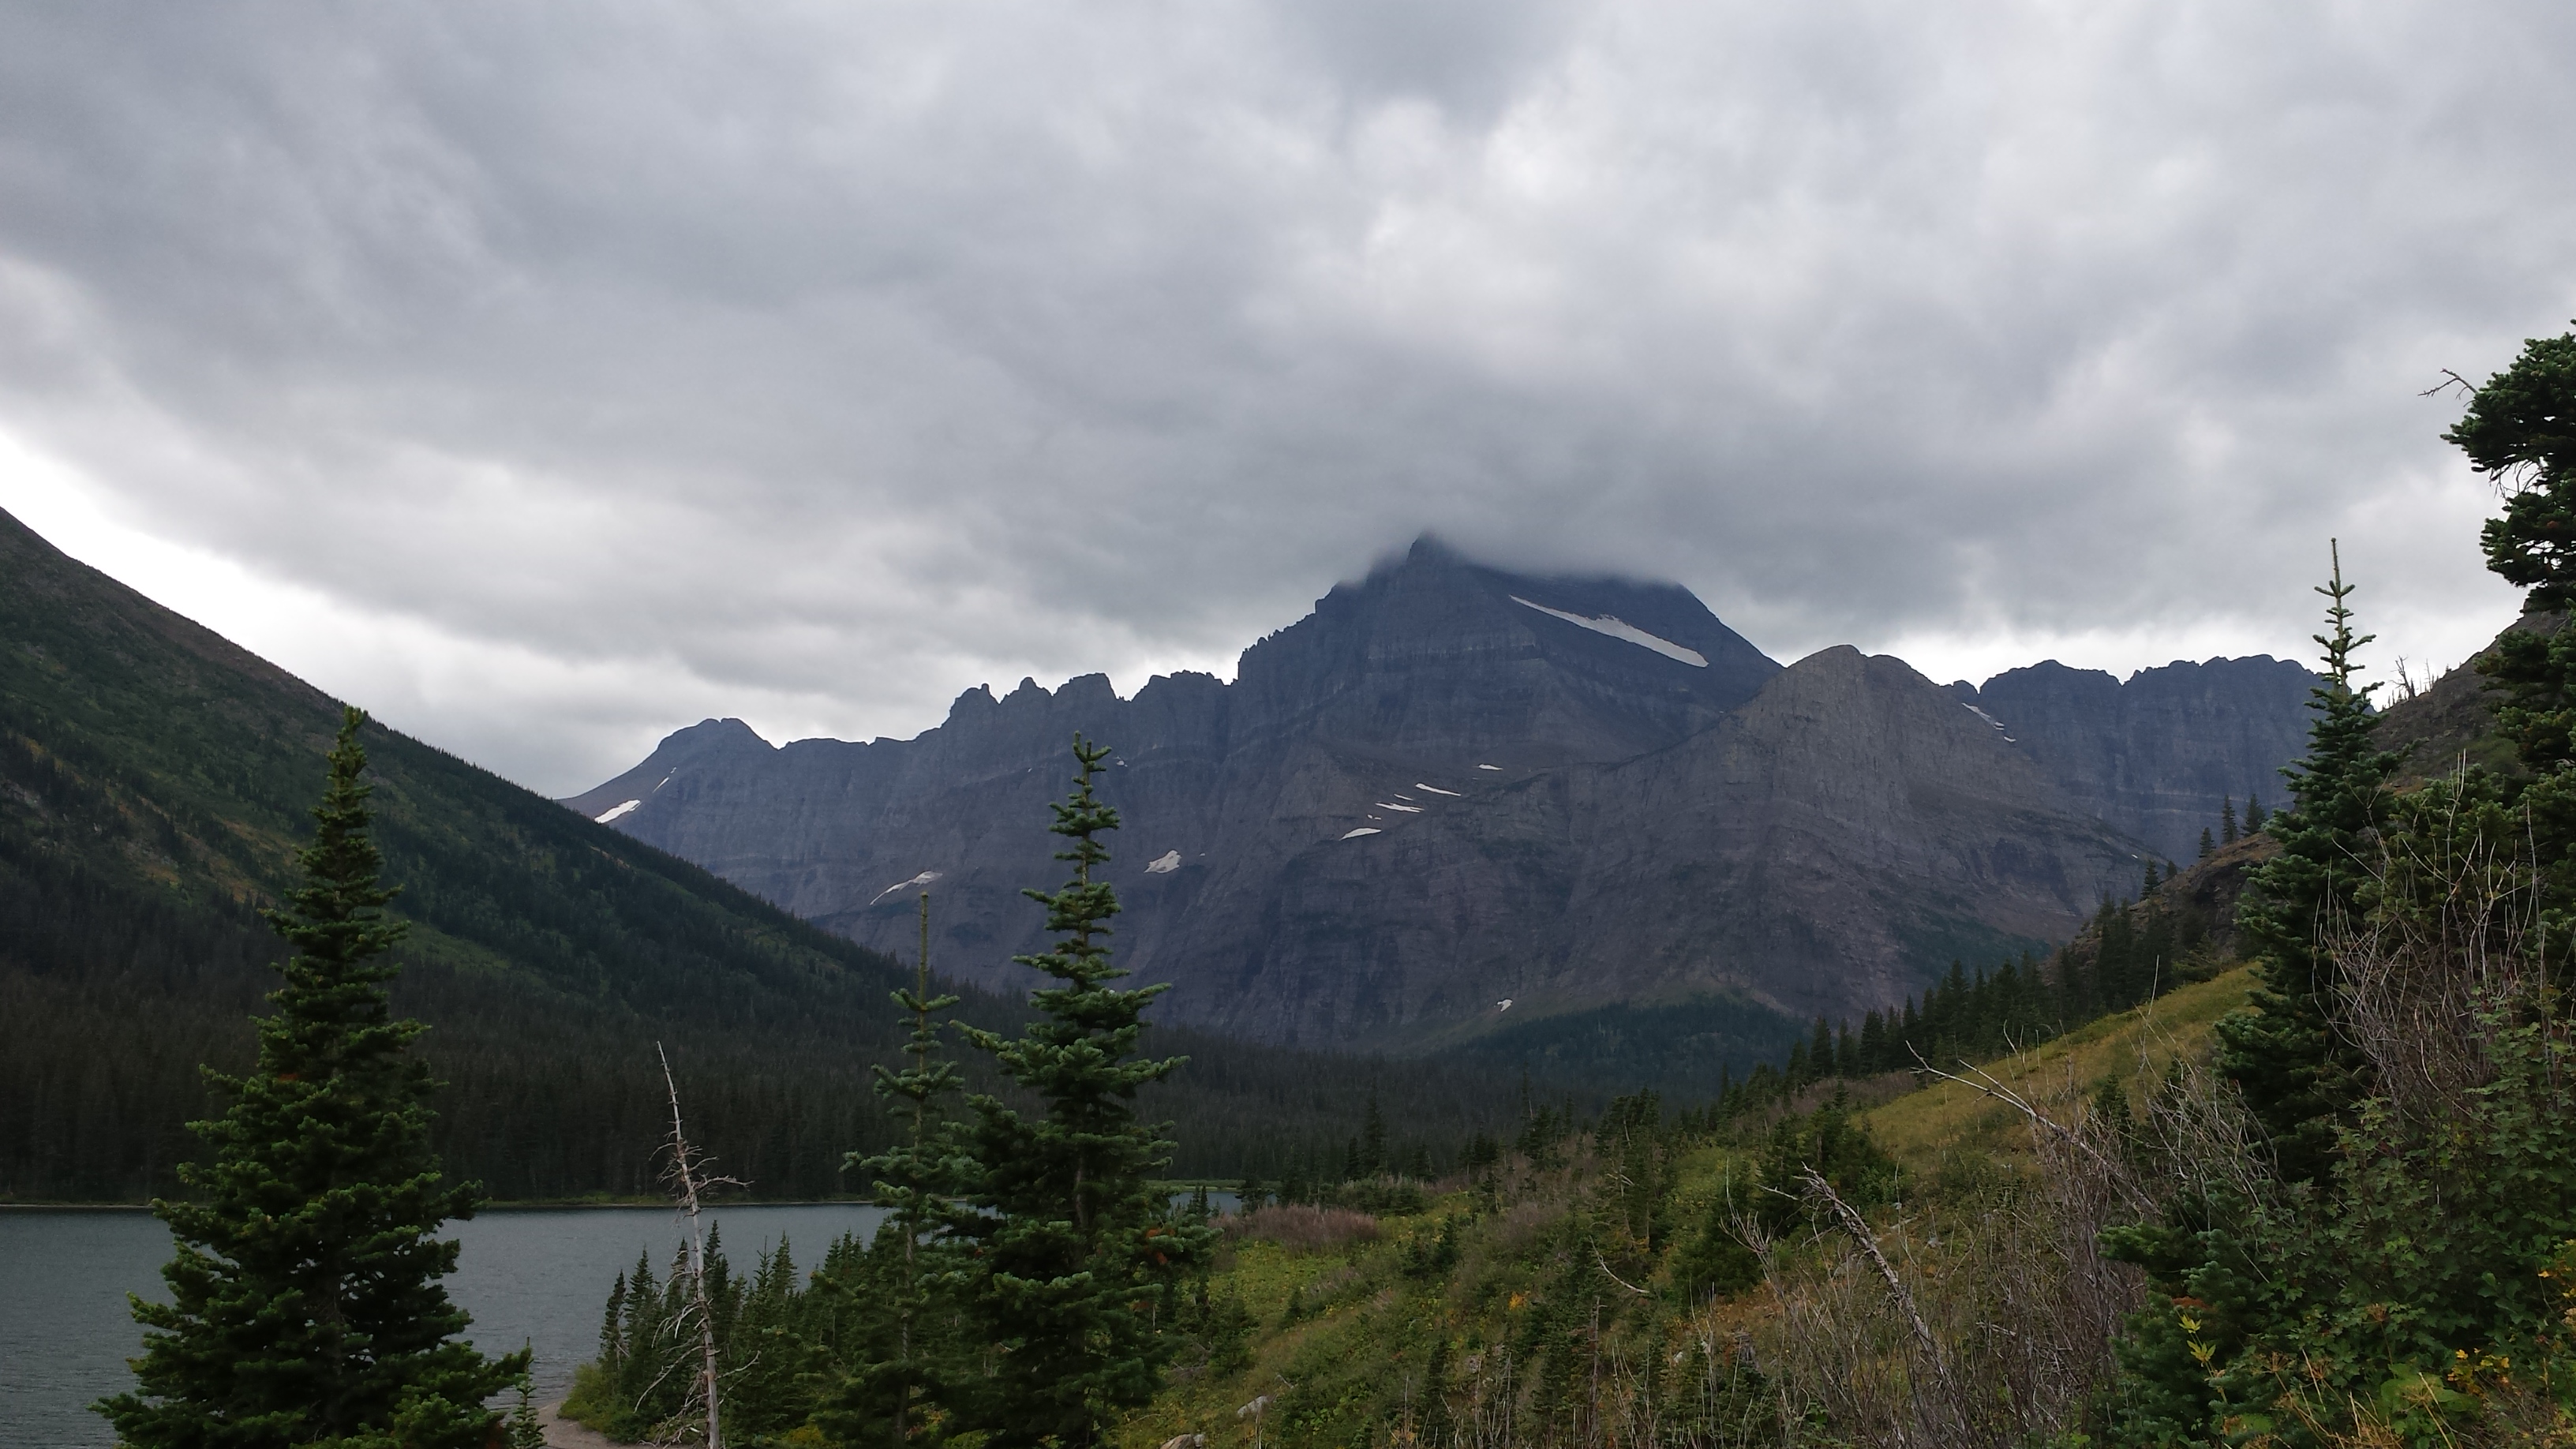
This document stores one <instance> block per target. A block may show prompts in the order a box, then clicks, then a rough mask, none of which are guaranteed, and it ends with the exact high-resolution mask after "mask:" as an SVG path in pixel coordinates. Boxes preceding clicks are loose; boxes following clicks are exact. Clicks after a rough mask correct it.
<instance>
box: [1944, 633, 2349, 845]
mask: <svg viewBox="0 0 2576 1449" xmlns="http://www.w3.org/2000/svg"><path fill="white" fill-rule="evenodd" d="M2316 682H2317V680H2316V676H2315V675H2313V674H2310V673H2309V672H2308V671H2307V670H2306V669H2304V668H2302V667H2301V666H2299V665H2297V664H2294V663H2292V662H2290V661H2288V660H2284V659H2273V658H2269V657H2264V656H2257V657H2254V658H2250V659H2212V660H2210V661H2208V662H2207V663H2205V664H2188V663H2177V664H2168V665H2165V666H2164V667H2162V668H2159V669H2142V670H2140V671H2138V672H2137V673H2136V674H2133V675H2131V676H2130V677H2129V679H2128V681H2127V682H2126V683H2123V682H2121V681H2120V680H2118V679H2115V678H2113V677H2112V676H2110V675H2109V674H2106V673H2104V672H2102V671H2101V670H2098V669H2069V668H2068V667H2066V666H2065V665H2063V664H2059V663H2057V662H2056V661H2055V660H2050V661H2048V662H2046V663H2043V664H2034V665H2031V666H2030V667H2028V668H2026V669H2014V670H2009V671H2007V672H2005V673H2003V674H1998V675H1996V676H1995V677H1994V678H1992V679H1989V680H1987V681H1986V682H1985V685H1984V687H1983V688H1978V687H1975V686H1971V685H1969V684H1968V683H1967V682H1966V681H1964V680H1963V681H1961V682H1959V683H1957V684H1954V685H1952V686H1950V689H1951V692H1952V694H1954V695H1955V696H1957V697H1958V698H1959V700H1960V701H1961V702H1962V703H1965V704H1967V705H1970V706H1972V707H1973V708H1975V709H1976V711H1977V712H1978V713H1979V714H1981V715H1984V716H1985V717H1986V718H1987V719H1989V720H1990V721H1992V722H1993V724H1994V726H1995V728H1996V729H1997V730H1998V731H2000V732H2002V733H2004V734H2007V735H2009V736H2011V737H2012V739H2013V740H2014V742H2015V743H2017V744H2019V745H2020V746H2021V749H2022V752H2023V753H2025V754H2027V755H2029V756H2030V757H2031V758H2032V759H2033V760H2035V761H2037V762H2038V764H2039V765H2040V767H2041V769H2043V770H2044V771H2046V772H2047V774H2048V776H2049V778H2050V780H2052V781H2053V782H2055V783H2056V785H2057V786H2058V787H2059V788H2060V789H2061V790H2063V791H2064V792H2065V793H2066V796H2067V798H2068V800H2069V801H2070V802H2071V803H2072V804H2073V805H2074V806H2075V808H2077V809H2078V810H2081V811H2083V812H2084V813H2086V814H2089V815H2092V816H2093V817H2095V818H2096V819H2099V820H2101V821H2103V822H2105V823H2106V824H2108V825H2110V826H2111V828H2113V829H2114V830H2118V831H2120V832H2122V833H2123V834H2126V835H2130V836H2133V837H2135V838H2136V839H2139V840H2142V841H2144V842H2146V843H2147V844H2148V845H2149V846H2150V847H2152V848H2153V849H2154V850H2155V851H2156V852H2157V853H2158V854H2159V855H2162V856H2164V857H2165V858H2166V859H2168V860H2176V861H2187V860H2190V859H2191V858H2192V857H2193V855H2194V854H2195V853H2197V852H2198V850H2199V848H2200V832H2201V831H2202V830H2204V829H2207V828H2208V827H2209V825H2210V822H2211V820H2212V818H2213V817H2214V816H2215V815H2216V813H2217V812H2216V810H2215V808H2214V807H2213V805H2212V802H2213V801H2224V800H2226V799H2229V798H2232V799H2234V801H2235V802H2236V806H2237V808H2238V809H2239V810H2242V809H2243V808H2244V807H2245V805H2246V802H2247V801H2248V800H2249V799H2256V798H2260V799H2266V800H2268V801H2269V802H2270V803H2271V804H2273V805H2282V804H2286V803H2288V800H2289V794H2288V789H2287V787H2286V785H2285V784H2284V783H2283V781H2282V779H2281V774H2280V769H2281V766H2283V765H2285V764H2288V763H2289V762H2290V761H2292V760H2295V759H2297V758H2298V757H2299V756H2300V755H2301V754H2302V753H2304V752H2305V750H2306V748H2307V742H2308V710H2307V703H2308V691H2309V690H2310V689H2312V688H2314V687H2315V685H2316Z"/></svg>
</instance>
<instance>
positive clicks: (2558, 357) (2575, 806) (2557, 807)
mask: <svg viewBox="0 0 2576 1449" xmlns="http://www.w3.org/2000/svg"><path fill="white" fill-rule="evenodd" d="M2571 420H2576V333H2569V334H2567V335H2565V336H2561V337H2554V338H2546V339H2535V340H2533V341H2529V342H2526V343H2524V344H2523V350H2522V355H2521V356H2520V357H2519V358H2517V359H2515V361H2514V364H2513V366H2512V367H2510V368H2508V369H2506V370H2505V371H2503V372H2500V373H2498V374H2496V375H2495V376H2494V377H2492V378H2489V379H2488V380H2487V384H2486V386H2484V387H2482V388H2479V389H2478V391H2477V393H2476V395H2475V396H2474V397H2472V398H2471V399H2470V402H2469V409H2468V412H2467V414H2466V415H2465V416H2463V417H2462V418H2461V420H2460V422H2459V424H2458V426H2456V427H2454V428H2452V429H2451V431H2449V432H2448V433H2445V434H2444V435H2443V436H2444V438H2445V439H2446V440H2447V441H2450V442H2452V443H2456V444H2458V445H2459V447H2460V448H2461V450H2462V451H2463V452H2466V453H2467V454H2468V456H2469V464H2470V466H2471V467H2473V468H2475V469H2477V470H2478V471H2479V472H2481V473H2485V474H2487V475H2489V476H2490V477H2492V478H2494V479H2495V480H2496V482H2497V484H2498V486H2500V487H2502V488H2503V489H2504V490H2505V491H2506V497H2505V508H2504V513H2503V516H2501V517H2499V518H2495V519H2491V520H2489V521H2488V522H2487V524H2486V526H2485V528H2484V529H2483V530H2482V531H2481V532H2480V535H2479V538H2480V541H2481V542H2482V543H2483V544H2484V545H2485V548H2486V555H2487V567H2488V568H2489V569H2491V570H2493V571H2494V572H2496V573H2497V574H2499V575H2501V576H2503V578H2504V579H2505V580H2506V581H2507V582H2510V583H2515V584H2520V585H2522V586H2523V587H2524V588H2525V589H2527V590H2528V591H2529V592H2528V593H2527V594H2526V595H2525V596H2524V600H2523V610H2524V613H2525V615H2526V617H2525V619H2524V621H2523V624H2522V626H2521V627H2518V628H2515V629H2511V630H2508V631H2507V632H2506V633H2505V634H2504V636H2503V637H2502V638H2499V639H2498V640H2496V642H2495V647H2494V648H2493V649H2491V650H2489V651H2488V652H2487V653H2486V654H2485V655H2483V656H2481V657H2480V658H2479V659H2478V660H2477V667H2478V672H2479V673H2481V674H2483V675H2485V676H2486V678H2487V681H2488V687H2489V688H2490V689H2493V690H2497V691H2499V692H2501V693H2502V694H2503V696H2504V697H2503V699H2502V700H2500V701H2499V702H2498V703H2497V706H2496V724H2497V726H2498V729H2499V732H2500V733H2501V734H2503V736H2504V737H2505V738H2506V739H2507V740H2509V741H2511V742H2512V744H2513V746H2514V751H2515V753H2516V754H2517V755H2518V756H2520V758H2521V760H2522V763H2523V764H2524V765H2525V766H2526V767H2527V768H2528V769H2529V770H2530V771H2531V772H2532V774H2533V776H2534V777H2535V778H2533V779H2532V781H2531V782H2530V783H2529V785H2528V786H2527V787H2525V788H2523V789H2521V790H2519V791H2518V792H2510V793H2518V797H2519V798H2518V799H2516V800H2515V801H2514V803H2516V804H2518V805H2520V806H2521V807H2522V809H2521V811H2520V813H2521V815H2522V817H2523V822H2524V831H2525V833H2526V839H2527V841H2528V844H2529V846H2530V847H2531V849H2532V851H2533V854H2534V855H2535V856H2536V857H2537V860H2536V864H2538V866H2539V867H2540V869H2541V871H2542V887H2543V888H2542V913H2541V925H2542V930H2543V937H2544V939H2543V953H2544V955H2545V956H2547V957H2548V958H2550V959H2554V960H2564V959H2566V957H2565V952H2566V950H2567V947H2568V943H2569V942H2570V941H2571V940H2576V911H2571V910H2570V904H2571V902H2576V630H2571V629H2569V628H2567V627H2566V626H2565V617H2564V616H2565V615H2566V614H2567V613H2568V611H2569V609H2570V607H2571V605H2576V423H2571ZM2535 616H2536V617H2535Z"/></svg>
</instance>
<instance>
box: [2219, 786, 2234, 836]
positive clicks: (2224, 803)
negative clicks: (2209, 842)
mask: <svg viewBox="0 0 2576 1449" xmlns="http://www.w3.org/2000/svg"><path fill="white" fill-rule="evenodd" d="M2218 843H2219V844H2221V845H2234V844H2235V843H2236V797H2235V796H2233V795H2228V796H2225V797H2222V798H2221V799H2220V801H2219V805H2218Z"/></svg>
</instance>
